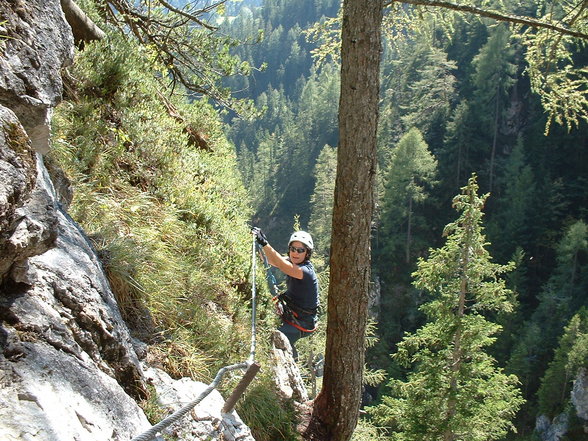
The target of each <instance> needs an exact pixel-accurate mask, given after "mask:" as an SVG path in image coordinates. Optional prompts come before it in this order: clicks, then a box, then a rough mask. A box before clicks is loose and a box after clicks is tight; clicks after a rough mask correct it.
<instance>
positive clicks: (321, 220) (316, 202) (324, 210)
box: [308, 145, 337, 256]
mask: <svg viewBox="0 0 588 441" xmlns="http://www.w3.org/2000/svg"><path fill="white" fill-rule="evenodd" d="M336 172H337V151H336V149H335V148H333V147H331V146H329V145H325V146H324V147H323V149H322V150H321V153H320V155H319V157H318V159H317V162H316V165H315V171H314V179H315V185H314V192H313V194H312V196H311V198H310V207H311V214H310V221H309V223H308V228H309V230H310V231H312V233H313V237H314V238H315V241H314V243H315V246H316V248H317V250H319V252H320V253H321V254H323V255H325V256H327V255H328V251H329V249H330V246H331V220H332V215H333V198H334V195H335V176H336Z"/></svg>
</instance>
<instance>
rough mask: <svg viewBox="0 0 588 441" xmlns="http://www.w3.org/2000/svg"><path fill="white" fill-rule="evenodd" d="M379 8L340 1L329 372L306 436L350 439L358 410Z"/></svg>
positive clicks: (357, 0) (376, 0)
mask: <svg viewBox="0 0 588 441" xmlns="http://www.w3.org/2000/svg"><path fill="white" fill-rule="evenodd" d="M382 9H383V2H382V0H346V1H345V2H344V4H343V24H342V43H341V97H340V101H339V139H340V141H339V147H338V152H337V177H336V185H335V202H334V207H333V231H332V244H331V259H330V262H331V271H330V285H329V300H328V320H327V347H326V355H325V376H324V380H323V388H322V390H321V392H320V394H319V396H318V397H317V399H316V400H315V405H314V410H313V415H312V419H311V423H310V425H309V428H308V431H307V438H308V439H316V440H318V439H320V440H336V441H347V440H349V439H350V438H351V435H352V434H353V430H354V429H355V426H356V425H357V420H358V416H359V407H360V401H361V389H362V375H363V367H364V349H365V346H364V334H365V327H366V320H367V303H368V287H369V280H370V226H371V222H372V214H373V209H374V189H375V175H376V131H377V122H378V101H379V83H380V81H379V70H380V54H381V37H380V27H381V21H382Z"/></svg>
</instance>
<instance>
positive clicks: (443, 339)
mask: <svg viewBox="0 0 588 441" xmlns="http://www.w3.org/2000/svg"><path fill="white" fill-rule="evenodd" d="M477 191H478V185H477V182H476V177H475V176H473V177H472V178H470V180H469V183H468V185H467V186H466V187H464V188H463V189H462V194H461V195H459V196H457V197H456V198H455V199H454V206H455V208H456V209H457V210H458V211H460V212H461V215H460V216H459V218H458V219H457V221H456V222H454V223H450V224H449V225H447V227H446V230H445V234H446V235H447V240H446V243H445V245H444V246H443V247H442V248H439V249H435V250H431V253H430V257H429V258H428V259H427V260H424V259H420V260H419V263H418V270H417V271H416V272H415V273H414V276H415V277H416V280H415V282H414V284H415V286H416V287H417V288H419V289H423V290H425V291H426V292H429V293H430V294H431V295H432V296H433V299H432V300H431V301H430V302H429V303H426V304H425V305H423V306H422V310H423V311H424V313H425V314H426V315H427V317H428V319H429V321H428V323H427V324H425V325H424V326H423V327H422V328H420V329H419V330H417V331H416V332H415V333H413V334H409V335H407V336H406V337H405V338H404V340H403V341H402V342H401V343H400V344H399V347H398V352H397V353H396V354H395V355H394V357H395V358H396V359H398V360H399V361H401V362H402V363H404V364H405V365H406V366H410V365H415V370H414V371H412V372H410V373H409V374H408V377H407V380H406V381H402V380H398V379H395V380H392V382H391V386H392V390H393V394H394V395H393V396H389V397H385V398H384V399H383V403H382V404H381V405H379V406H377V407H375V408H374V410H373V412H374V414H375V416H376V418H377V419H378V421H380V422H381V423H384V424H388V425H391V426H392V428H393V431H394V437H393V439H395V440H399V441H417V440H418V441H429V440H430V441H438V440H444V441H453V440H463V441H489V440H493V439H498V438H500V437H502V436H504V435H505V434H506V433H507V432H508V430H509V429H512V428H513V426H512V423H511V419H512V418H513V417H514V415H515V414H516V412H517V410H518V409H519V407H520V406H521V404H522V402H523V400H522V398H521V394H520V391H519V390H518V388H517V384H518V380H517V378H516V377H515V376H513V375H505V374H504V373H503V371H502V369H500V368H499V367H497V366H496V362H495V360H494V359H493V358H492V357H491V356H489V355H488V354H487V352H485V350H484V349H485V348H488V347H489V346H490V345H491V344H492V343H493V342H494V340H495V337H493V335H494V334H496V333H497V332H498V331H499V330H500V329H499V328H500V327H499V326H498V325H496V324H494V323H492V322H490V321H488V320H487V319H486V317H485V315H484V314H486V313H488V312H511V311H512V303H511V302H510V301H509V298H510V297H511V292H510V290H508V289H507V288H506V286H505V283H504V280H503V279H502V278H501V276H502V275H503V274H504V273H505V272H506V271H509V270H510V269H512V265H511V264H509V265H499V264H495V263H492V261H491V256H490V254H489V253H488V251H487V250H486V246H487V243H486V239H485V237H484V234H483V229H482V215H483V213H482V208H483V205H484V202H485V200H486V197H487V195H486V196H482V197H480V196H478V194H477Z"/></svg>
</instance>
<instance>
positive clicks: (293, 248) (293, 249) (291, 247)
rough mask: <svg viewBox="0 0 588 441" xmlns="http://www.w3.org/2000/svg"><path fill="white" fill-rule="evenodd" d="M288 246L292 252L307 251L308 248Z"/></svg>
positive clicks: (300, 252)
mask: <svg viewBox="0 0 588 441" xmlns="http://www.w3.org/2000/svg"><path fill="white" fill-rule="evenodd" d="M288 248H289V249H290V251H291V252H292V253H298V254H302V253H306V248H298V247H293V246H290V247H288Z"/></svg>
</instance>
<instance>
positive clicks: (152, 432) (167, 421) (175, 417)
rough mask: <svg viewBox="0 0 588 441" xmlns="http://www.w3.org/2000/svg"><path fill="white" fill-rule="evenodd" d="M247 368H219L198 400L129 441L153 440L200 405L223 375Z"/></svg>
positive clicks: (238, 365) (234, 365)
mask: <svg viewBox="0 0 588 441" xmlns="http://www.w3.org/2000/svg"><path fill="white" fill-rule="evenodd" d="M248 366H249V364H248V363H239V364H233V365H230V366H225V367H223V368H221V369H220V370H219V371H218V372H217V374H216V377H214V380H213V381H212V383H210V384H209V385H208V387H207V388H206V389H204V391H202V393H201V394H200V395H199V396H198V398H196V399H195V400H194V401H192V402H190V403H188V404H187V405H186V406H184V407H182V408H181V409H180V410H178V411H176V412H174V413H173V414H171V415H170V416H169V417H167V418H165V419H164V420H162V421H160V422H159V423H157V424H156V425H155V426H153V427H151V429H149V430H147V431H146V432H144V433H142V434H141V435H139V436H136V437H135V438H133V439H132V440H131V441H150V440H152V439H153V438H155V436H156V435H157V433H158V432H161V431H162V430H163V429H165V428H166V427H168V426H169V425H171V424H173V423H175V422H176V421H178V420H179V419H180V418H182V417H183V416H184V415H186V414H187V413H188V412H190V410H192V409H193V408H194V407H196V405H197V404H198V403H200V402H201V401H202V400H203V399H204V398H206V397H207V396H208V394H210V393H211V392H212V391H213V390H214V389H215V388H216V386H218V384H219V383H220V381H221V379H222V377H223V375H225V374H226V373H227V372H229V371H234V370H235V369H247V367H248Z"/></svg>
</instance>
